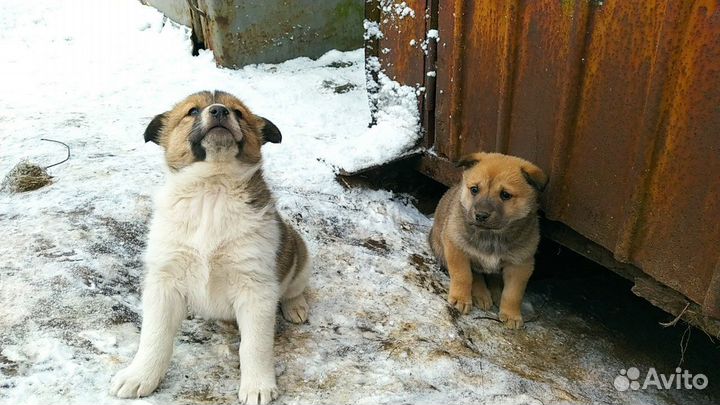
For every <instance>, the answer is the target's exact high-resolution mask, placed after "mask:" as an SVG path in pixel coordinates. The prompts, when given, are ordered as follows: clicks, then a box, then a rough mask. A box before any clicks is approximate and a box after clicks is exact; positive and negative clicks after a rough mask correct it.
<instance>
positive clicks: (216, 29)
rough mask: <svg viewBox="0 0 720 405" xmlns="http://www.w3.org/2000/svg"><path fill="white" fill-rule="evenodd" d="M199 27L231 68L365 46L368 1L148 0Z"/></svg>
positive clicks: (197, 32) (200, 40) (197, 35)
mask: <svg viewBox="0 0 720 405" xmlns="http://www.w3.org/2000/svg"><path fill="white" fill-rule="evenodd" d="M143 1H144V2H145V3H147V4H150V5H152V6H154V7H156V8H158V9H159V10H160V11H162V12H163V13H165V14H166V15H167V16H168V17H170V18H171V19H173V20H175V21H177V22H179V23H181V24H185V25H188V26H191V27H192V28H193V35H194V38H193V40H194V41H196V43H197V44H198V45H199V46H201V47H206V48H209V49H212V50H213V54H214V56H215V61H216V62H217V63H218V64H219V65H221V66H226V67H241V66H244V65H247V64H254V63H279V62H283V61H285V60H288V59H292V58H296V57H300V56H307V57H311V58H317V57H319V56H321V55H322V54H324V53H325V52H327V51H329V50H331V49H339V50H353V49H358V48H361V47H362V46H363V42H362V32H363V31H362V30H363V29H362V23H363V14H364V3H363V0H323V1H314V0H254V1H252V0H143Z"/></svg>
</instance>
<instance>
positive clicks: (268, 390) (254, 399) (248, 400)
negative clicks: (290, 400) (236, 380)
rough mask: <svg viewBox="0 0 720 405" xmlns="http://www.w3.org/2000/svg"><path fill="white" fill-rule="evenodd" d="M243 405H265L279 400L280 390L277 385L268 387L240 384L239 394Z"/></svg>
mask: <svg viewBox="0 0 720 405" xmlns="http://www.w3.org/2000/svg"><path fill="white" fill-rule="evenodd" d="M238 397H239V398H240V403H241V404H247V405H256V404H257V405H264V404H268V403H270V402H271V401H273V400H275V399H277V397H278V389H277V385H275V383H272V384H268V385H258V384H247V385H246V384H243V383H242V382H241V383H240V391H239V392H238Z"/></svg>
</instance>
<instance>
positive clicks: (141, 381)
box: [110, 365, 161, 398]
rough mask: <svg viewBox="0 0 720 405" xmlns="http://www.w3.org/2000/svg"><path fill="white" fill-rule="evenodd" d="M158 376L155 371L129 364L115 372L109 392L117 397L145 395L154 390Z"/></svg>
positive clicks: (158, 381)
mask: <svg viewBox="0 0 720 405" xmlns="http://www.w3.org/2000/svg"><path fill="white" fill-rule="evenodd" d="M160 378H161V376H158V375H156V374H155V373H152V372H148V371H147V370H143V369H142V368H141V367H134V366H132V365H130V366H129V367H127V368H125V369H123V370H120V371H119V372H118V373H117V374H115V377H113V379H112V382H111V383H110V393H111V394H112V395H115V396H116V397H118V398H139V397H145V396H148V395H150V394H151V393H152V392H153V391H155V388H157V386H158V384H159V383H160Z"/></svg>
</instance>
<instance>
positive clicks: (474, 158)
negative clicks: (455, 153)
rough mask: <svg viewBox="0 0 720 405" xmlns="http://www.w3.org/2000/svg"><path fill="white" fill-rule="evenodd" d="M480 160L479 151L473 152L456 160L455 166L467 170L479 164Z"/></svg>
mask: <svg viewBox="0 0 720 405" xmlns="http://www.w3.org/2000/svg"><path fill="white" fill-rule="evenodd" d="M479 161H480V154H479V153H471V154H469V155H465V156H463V157H461V158H460V160H458V161H457V162H455V167H462V168H463V170H467V169H469V168H471V167H473V166H475V165H476V164H477V162H479Z"/></svg>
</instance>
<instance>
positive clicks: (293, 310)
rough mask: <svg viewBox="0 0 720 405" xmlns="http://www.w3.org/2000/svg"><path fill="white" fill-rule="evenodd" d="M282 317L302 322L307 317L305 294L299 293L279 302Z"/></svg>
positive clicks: (307, 308) (293, 321) (307, 309)
mask: <svg viewBox="0 0 720 405" xmlns="http://www.w3.org/2000/svg"><path fill="white" fill-rule="evenodd" d="M280 309H281V310H282V314H283V317H284V318H285V319H287V320H288V321H290V322H292V323H303V322H305V321H307V318H308V311H309V307H308V303H307V301H306V300H305V295H304V294H300V295H298V296H297V297H295V298H290V299H283V300H282V302H281V303H280Z"/></svg>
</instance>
